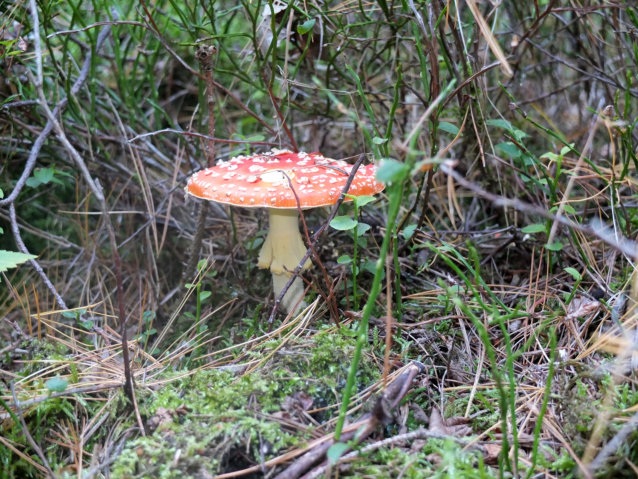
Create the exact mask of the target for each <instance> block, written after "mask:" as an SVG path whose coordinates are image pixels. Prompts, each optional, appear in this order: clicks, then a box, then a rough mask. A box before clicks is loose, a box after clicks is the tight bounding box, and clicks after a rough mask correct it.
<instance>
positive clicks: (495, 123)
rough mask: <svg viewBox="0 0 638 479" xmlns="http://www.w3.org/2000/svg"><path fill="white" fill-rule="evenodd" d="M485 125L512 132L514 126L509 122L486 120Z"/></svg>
mask: <svg viewBox="0 0 638 479" xmlns="http://www.w3.org/2000/svg"><path fill="white" fill-rule="evenodd" d="M485 124H486V125H492V126H496V127H498V128H503V129H504V130H510V131H511V130H512V124H511V123H510V122H509V121H507V120H486V121H485Z"/></svg>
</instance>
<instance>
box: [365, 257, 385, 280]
mask: <svg viewBox="0 0 638 479" xmlns="http://www.w3.org/2000/svg"><path fill="white" fill-rule="evenodd" d="M363 269H365V270H366V271H367V272H368V273H370V274H375V273H376V270H377V262H376V261H370V260H369V259H366V262H365V263H363ZM381 279H385V270H381Z"/></svg>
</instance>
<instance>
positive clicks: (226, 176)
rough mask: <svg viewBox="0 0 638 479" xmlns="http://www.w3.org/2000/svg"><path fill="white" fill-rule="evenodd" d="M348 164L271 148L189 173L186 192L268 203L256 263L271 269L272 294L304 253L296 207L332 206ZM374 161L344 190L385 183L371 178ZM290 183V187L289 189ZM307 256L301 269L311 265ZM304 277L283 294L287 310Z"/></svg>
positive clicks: (367, 189) (369, 190)
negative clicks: (264, 233)
mask: <svg viewBox="0 0 638 479" xmlns="http://www.w3.org/2000/svg"><path fill="white" fill-rule="evenodd" d="M351 171H352V165H349V164H348V163H346V162H345V161H342V160H332V159H329V158H324V157H323V156H322V155H321V154H319V153H303V152H301V153H292V152H290V151H288V150H277V149H273V150H272V151H271V152H269V153H262V154H257V155H253V156H238V157H236V158H232V159H231V160H230V161H222V160H219V161H218V162H217V165H216V166H214V167H212V168H207V169H205V170H203V171H200V172H199V173H196V174H194V175H193V176H192V177H191V178H190V179H189V180H188V185H187V186H186V192H187V193H188V194H191V195H193V196H195V197H197V198H202V199H205V200H210V201H216V202H218V203H226V204H229V205H235V206H243V207H245V208H268V212H269V215H270V229H269V230H268V235H267V236H266V240H265V241H264V244H263V246H262V248H261V251H260V253H259V263H258V264H257V266H258V267H259V268H270V271H271V273H272V280H273V289H274V291H275V298H276V297H278V296H279V293H281V291H282V290H283V288H284V286H285V285H286V283H287V282H288V280H289V278H290V272H291V271H292V270H294V269H295V268H296V267H297V265H298V264H299V262H300V261H301V260H302V258H303V256H304V254H305V253H306V246H305V245H304V242H303V240H302V238H301V234H300V233H299V213H298V209H297V198H295V193H296V195H297V197H298V198H299V207H300V208H301V209H309V208H316V207H319V206H328V205H333V204H334V203H335V202H336V201H337V199H338V198H339V196H340V194H341V190H342V189H343V187H344V186H345V184H346V181H347V180H348V177H349V175H350V172H351ZM375 171H376V167H375V166H374V165H368V166H363V165H362V166H360V167H359V169H358V170H357V173H356V174H355V176H354V178H353V181H352V184H351V185H350V189H349V190H348V194H350V195H353V196H362V195H374V194H375V193H378V192H380V191H381V190H383V188H384V186H383V184H382V183H379V182H378V181H376V180H375ZM291 186H292V188H294V192H293V191H292V190H291ZM311 265H312V263H311V262H310V260H308V261H307V262H306V264H305V265H304V268H303V269H304V270H306V269H308V268H310V267H311ZM303 293H304V287H303V282H302V280H301V279H300V278H296V279H295V280H294V281H293V283H292V285H291V287H290V288H289V289H288V291H287V293H286V294H285V295H284V297H283V300H282V302H283V305H284V308H285V309H286V311H287V312H289V313H290V312H292V311H293V310H294V309H295V306H296V305H297V303H299V301H300V300H301V299H302V297H303Z"/></svg>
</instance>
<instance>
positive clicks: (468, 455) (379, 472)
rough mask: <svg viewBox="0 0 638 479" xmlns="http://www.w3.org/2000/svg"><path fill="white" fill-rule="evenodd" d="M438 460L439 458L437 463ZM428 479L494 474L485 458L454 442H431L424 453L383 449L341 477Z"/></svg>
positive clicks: (484, 478)
mask: <svg viewBox="0 0 638 479" xmlns="http://www.w3.org/2000/svg"><path fill="white" fill-rule="evenodd" d="M434 457H436V458H437V461H436V463H434V462H432V461H434ZM401 473H403V476H402V477H404V478H408V479H426V478H430V477H436V478H440V479H476V478H481V479H488V478H495V477H496V475H495V474H494V472H493V471H492V470H491V469H490V468H489V467H487V466H485V465H484V464H483V462H482V456H481V455H480V454H477V453H473V452H464V451H463V450H462V447H461V446H459V445H458V444H456V443H455V442H454V441H443V440H436V439H434V440H429V441H428V442H427V443H426V446H425V447H424V448H423V450H422V451H418V452H412V451H406V450H404V449H401V448H392V449H389V448H382V449H379V450H377V451H373V452H372V453H369V454H365V455H362V456H360V457H359V458H358V460H357V461H355V462H352V467H351V468H350V469H349V470H348V471H346V472H345V473H340V474H339V476H340V477H374V478H375V479H377V478H388V479H389V478H395V477H398V476H399V474H401Z"/></svg>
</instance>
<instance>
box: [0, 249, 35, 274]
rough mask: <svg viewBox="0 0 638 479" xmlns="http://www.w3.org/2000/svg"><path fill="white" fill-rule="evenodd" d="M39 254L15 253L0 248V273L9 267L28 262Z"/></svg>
mask: <svg viewBox="0 0 638 479" xmlns="http://www.w3.org/2000/svg"><path fill="white" fill-rule="evenodd" d="M35 258H37V256H34V255H32V254H23V253H14V252H13V251H4V250H0V273H4V272H5V271H7V270H8V269H9V268H15V267H17V266H18V265H20V264H22V263H26V262H27V261H29V260H30V259H35Z"/></svg>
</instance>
